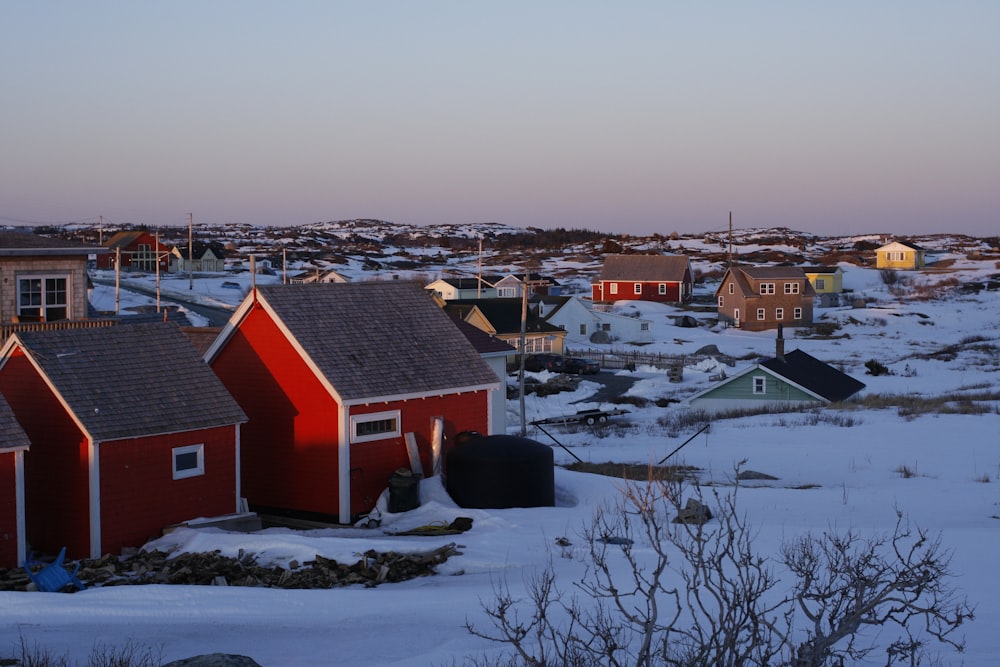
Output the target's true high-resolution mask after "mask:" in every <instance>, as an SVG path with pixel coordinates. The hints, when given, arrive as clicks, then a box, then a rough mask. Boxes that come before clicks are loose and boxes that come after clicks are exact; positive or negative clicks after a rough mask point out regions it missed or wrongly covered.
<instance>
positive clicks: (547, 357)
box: [524, 354, 563, 373]
mask: <svg viewBox="0 0 1000 667" xmlns="http://www.w3.org/2000/svg"><path fill="white" fill-rule="evenodd" d="M524 370H526V371H531V372H533V373H537V372H538V371H552V372H553V373H562V372H563V356H562V355H561V354H532V355H531V356H529V357H525V359H524Z"/></svg>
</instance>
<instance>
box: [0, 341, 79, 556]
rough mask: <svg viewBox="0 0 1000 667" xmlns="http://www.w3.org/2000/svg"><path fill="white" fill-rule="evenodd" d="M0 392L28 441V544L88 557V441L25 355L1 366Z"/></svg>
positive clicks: (26, 501)
mask: <svg viewBox="0 0 1000 667" xmlns="http://www.w3.org/2000/svg"><path fill="white" fill-rule="evenodd" d="M0 392H3V394H4V397H5V398H6V399H7V402H8V403H10V407H11V409H12V410H13V411H14V414H15V415H16V416H17V420H18V422H20V424H21V426H22V427H23V428H24V431H25V433H27V435H28V440H29V441H30V442H31V449H29V450H28V451H26V452H25V454H24V487H25V491H24V496H25V498H24V505H25V519H26V531H25V532H26V533H27V540H28V545H29V547H30V548H31V549H32V550H35V551H40V552H44V553H49V554H56V553H58V551H59V549H61V548H62V547H63V546H65V547H66V551H67V555H68V556H69V557H70V558H86V557H89V556H90V521H89V518H88V517H89V495H88V492H87V489H88V486H89V478H88V463H87V441H86V439H85V438H84V436H83V434H82V433H81V432H80V430H79V429H78V428H77V426H76V424H75V423H74V422H73V421H72V419H71V418H70V416H69V415H68V414H67V413H66V411H65V410H64V409H63V407H62V405H61V404H60V403H59V402H58V401H57V400H56V397H55V396H54V395H53V394H52V392H51V391H50V390H49V388H48V386H46V385H45V383H44V382H42V380H41V378H40V377H39V376H38V374H37V373H36V372H35V370H34V368H33V367H32V366H31V365H30V364H29V363H28V361H27V359H26V358H25V357H24V354H23V353H22V352H20V351H15V352H14V354H13V356H12V357H11V358H10V359H9V360H8V361H7V363H6V364H5V365H4V367H3V369H0Z"/></svg>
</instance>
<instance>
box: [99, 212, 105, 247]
mask: <svg viewBox="0 0 1000 667" xmlns="http://www.w3.org/2000/svg"><path fill="white" fill-rule="evenodd" d="M100 218H101V221H100V222H99V223H97V245H104V216H103V215H102V216H100Z"/></svg>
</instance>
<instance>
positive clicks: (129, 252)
mask: <svg viewBox="0 0 1000 667" xmlns="http://www.w3.org/2000/svg"><path fill="white" fill-rule="evenodd" d="M104 247H105V248H107V249H108V252H106V253H101V254H100V255H98V256H97V268H99V269H113V268H115V262H121V267H120V268H121V270H122V271H146V272H147V273H154V272H155V271H156V264H157V262H159V264H160V271H162V272H164V273H166V272H167V271H168V270H169V269H170V259H169V258H170V248H169V247H167V246H165V245H163V244H162V243H160V242H159V240H158V239H157V237H156V236H155V235H154V234H150V233H149V232H147V231H128V232H118V233H117V234H115V235H114V236H112V237H111V238H110V239H108V240H107V241H105V242H104Z"/></svg>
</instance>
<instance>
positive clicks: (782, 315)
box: [774, 308, 785, 320]
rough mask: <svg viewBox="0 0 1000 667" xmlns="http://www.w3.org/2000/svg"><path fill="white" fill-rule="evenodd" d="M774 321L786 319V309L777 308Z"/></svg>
mask: <svg viewBox="0 0 1000 667" xmlns="http://www.w3.org/2000/svg"><path fill="white" fill-rule="evenodd" d="M774 319H776V320H783V319H785V309H784V308H775V309H774Z"/></svg>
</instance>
